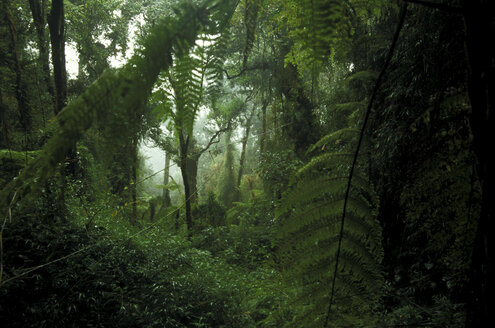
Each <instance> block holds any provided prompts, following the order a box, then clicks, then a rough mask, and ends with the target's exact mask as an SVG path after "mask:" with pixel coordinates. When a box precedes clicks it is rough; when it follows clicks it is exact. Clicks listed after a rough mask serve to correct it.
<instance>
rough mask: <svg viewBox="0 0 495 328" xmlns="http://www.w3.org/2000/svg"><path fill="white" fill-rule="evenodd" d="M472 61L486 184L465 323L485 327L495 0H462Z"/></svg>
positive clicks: (494, 182) (494, 127)
mask: <svg viewBox="0 0 495 328" xmlns="http://www.w3.org/2000/svg"><path fill="white" fill-rule="evenodd" d="M461 5H462V10H463V15H464V20H465V25H466V50H467V56H468V63H469V77H468V88H469V98H470V101H471V106H472V116H471V129H472V133H473V149H474V152H475V153H476V156H477V158H478V174H479V179H480V182H481V188H482V200H481V202H482V203H481V213H480V217H479V221H478V230H477V233H476V239H475V243H474V250H473V257H472V263H471V276H470V289H471V295H470V299H469V300H468V302H467V304H468V308H467V322H466V327H484V326H486V324H487V323H488V322H490V321H489V320H490V319H491V316H490V311H491V309H490V308H489V304H490V303H491V302H490V301H489V300H490V299H491V297H493V293H494V292H495V291H494V288H493V277H494V273H493V247H494V246H493V242H494V241H493V238H494V237H495V234H494V231H493V226H494V225H493V222H494V220H495V205H494V203H493V200H494V199H495V170H494V168H495V160H494V157H493V156H491V155H493V154H491V153H493V150H492V147H491V146H490V143H491V142H493V140H495V43H494V42H493V40H495V1H483V0H462V1H461Z"/></svg>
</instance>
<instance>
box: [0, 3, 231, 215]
mask: <svg viewBox="0 0 495 328" xmlns="http://www.w3.org/2000/svg"><path fill="white" fill-rule="evenodd" d="M230 7H232V1H228V0H219V1H206V2H205V3H203V4H202V5H199V6H196V5H194V4H192V3H183V4H182V5H181V7H179V8H178V10H177V13H178V15H177V16H176V17H168V18H164V19H163V20H161V21H160V22H159V23H158V24H157V25H156V26H155V27H154V28H153V29H152V32H151V33H150V34H149V36H148V37H147V38H146V39H144V40H143V41H142V47H141V50H140V51H139V52H138V53H137V54H136V55H135V56H134V57H132V58H131V59H130V61H129V62H128V64H127V65H126V66H124V67H123V68H122V69H120V70H118V71H113V70H108V71H106V72H105V73H104V74H103V75H102V76H101V77H100V79H98V80H97V81H96V82H95V83H93V84H92V85H91V86H90V87H89V88H88V89H87V90H86V91H85V92H84V93H83V94H82V95H81V96H80V97H78V98H76V99H75V100H73V101H72V102H71V103H70V104H69V105H68V106H67V107H66V108H65V109H64V110H63V111H62V112H61V113H60V114H59V115H58V117H57V122H58V123H59V127H58V129H57V132H56V134H55V135H54V136H53V137H52V138H51V139H50V140H49V141H48V142H47V144H46V145H45V146H44V147H43V149H42V151H41V153H40V155H39V156H38V158H36V159H35V160H34V161H33V162H31V163H30V164H29V165H28V166H27V167H26V168H25V169H24V170H23V171H22V173H21V174H20V176H19V177H18V178H17V179H15V180H13V181H11V182H10V183H9V185H7V186H6V187H5V188H4V189H3V190H2V191H1V193H0V208H1V209H5V208H6V206H7V204H9V203H10V202H11V200H12V198H13V197H14V195H15V196H16V197H19V196H22V195H24V194H26V193H27V192H28V191H29V190H31V189H32V188H33V186H35V185H37V184H40V183H42V182H43V181H46V179H47V178H48V177H49V176H50V175H51V174H53V172H54V170H55V168H56V165H57V164H58V163H60V162H61V161H62V160H63V159H64V158H65V156H66V154H67V152H68V151H69V150H70V149H71V148H72V145H73V144H74V143H75V142H77V141H78V140H79V139H80V138H81V136H82V134H83V133H84V132H85V131H86V130H87V129H89V127H90V126H91V125H92V123H93V122H94V121H95V120H98V121H107V120H109V118H110V119H111V117H112V115H111V114H112V113H114V112H116V111H119V112H123V113H130V112H132V111H133V110H135V109H136V108H140V107H141V106H142V105H143V104H144V103H145V102H146V100H147V98H148V96H149V94H150V92H151V90H152V88H153V85H154V83H155V81H156V79H157V77H158V74H159V73H160V71H162V70H167V69H168V68H169V67H170V65H171V64H172V58H173V57H175V58H179V57H181V56H182V55H184V54H185V53H188V51H189V49H190V47H191V46H193V45H194V43H195V41H196V37H197V35H198V33H201V32H202V31H204V32H210V31H216V30H217V29H218V26H219V24H223V20H225V19H224V16H225V14H224V13H225V11H227V12H230V11H231V10H230V9H228V8H230ZM210 11H211V15H210ZM120 132H122V131H120ZM115 135H118V131H116V132H115Z"/></svg>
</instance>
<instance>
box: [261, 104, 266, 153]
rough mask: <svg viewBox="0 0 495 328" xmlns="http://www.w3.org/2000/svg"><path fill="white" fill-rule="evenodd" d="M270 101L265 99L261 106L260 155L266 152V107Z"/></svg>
mask: <svg viewBox="0 0 495 328" xmlns="http://www.w3.org/2000/svg"><path fill="white" fill-rule="evenodd" d="M267 107H268V101H264V102H263V105H262V106H261V136H260V156H261V155H263V153H264V152H265V145H266V108H267Z"/></svg>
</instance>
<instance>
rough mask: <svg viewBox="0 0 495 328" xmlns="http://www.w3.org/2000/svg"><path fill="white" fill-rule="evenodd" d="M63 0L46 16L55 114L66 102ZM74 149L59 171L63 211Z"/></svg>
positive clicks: (61, 207) (53, 2)
mask: <svg viewBox="0 0 495 328" xmlns="http://www.w3.org/2000/svg"><path fill="white" fill-rule="evenodd" d="M64 20H65V17H64V1H63V0H52V8H51V11H50V14H49V16H48V27H49V29H50V41H51V46H52V64H53V73H54V81H55V107H54V113H55V115H57V114H58V113H59V112H60V111H61V110H62V108H64V107H65V105H66V104H67V72H66V69H65V27H64ZM74 154H75V151H74V150H72V151H70V152H69V154H67V157H68V159H69V161H68V162H69V165H68V166H67V167H63V168H62V170H61V171H60V175H61V181H60V183H61V187H60V195H59V203H60V204H59V208H60V211H61V212H62V213H63V212H65V210H66V207H65V186H66V184H67V173H69V172H73V171H74V165H75V159H74Z"/></svg>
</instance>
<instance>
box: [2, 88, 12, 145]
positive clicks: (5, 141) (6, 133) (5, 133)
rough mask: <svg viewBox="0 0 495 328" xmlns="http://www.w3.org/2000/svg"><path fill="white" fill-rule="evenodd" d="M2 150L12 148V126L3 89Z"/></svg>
mask: <svg viewBox="0 0 495 328" xmlns="http://www.w3.org/2000/svg"><path fill="white" fill-rule="evenodd" d="M0 132H1V135H0V148H10V125H9V121H8V119H7V106H6V105H4V103H3V96H2V89H1V88H0Z"/></svg>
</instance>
